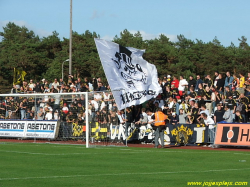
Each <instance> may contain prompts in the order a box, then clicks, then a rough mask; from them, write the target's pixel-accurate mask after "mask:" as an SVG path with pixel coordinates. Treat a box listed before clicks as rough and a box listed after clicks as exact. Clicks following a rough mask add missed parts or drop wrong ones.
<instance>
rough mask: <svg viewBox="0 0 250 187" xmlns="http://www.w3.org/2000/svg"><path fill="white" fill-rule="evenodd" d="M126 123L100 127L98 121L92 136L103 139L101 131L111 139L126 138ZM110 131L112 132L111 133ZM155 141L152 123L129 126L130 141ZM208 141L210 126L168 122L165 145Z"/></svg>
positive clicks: (94, 125) (193, 143)
mask: <svg viewBox="0 0 250 187" xmlns="http://www.w3.org/2000/svg"><path fill="white" fill-rule="evenodd" d="M125 128H126V127H125V125H123V124H119V125H112V124H111V125H110V126H109V127H106V128H104V127H100V125H99V123H98V122H96V123H95V124H93V125H92V128H91V132H92V137H95V138H98V139H102V138H101V136H100V135H101V133H100V132H105V133H104V138H105V134H106V135H108V134H109V135H110V139H111V140H118V141H119V140H121V141H124V140H125ZM109 132H110V133H109ZM153 141H154V130H153V128H152V126H151V125H149V124H148V125H146V126H140V127H137V128H135V127H133V125H132V126H129V127H128V138H127V142H128V143H140V142H144V143H152V142H153ZM207 142H208V127H206V126H205V125H199V124H177V125H172V124H168V125H167V127H166V130H165V131H164V144H165V145H176V144H182V145H196V144H202V143H207Z"/></svg>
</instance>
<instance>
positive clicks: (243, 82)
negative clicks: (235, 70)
mask: <svg viewBox="0 0 250 187" xmlns="http://www.w3.org/2000/svg"><path fill="white" fill-rule="evenodd" d="M244 84H245V77H241V78H240V88H243V86H244Z"/></svg>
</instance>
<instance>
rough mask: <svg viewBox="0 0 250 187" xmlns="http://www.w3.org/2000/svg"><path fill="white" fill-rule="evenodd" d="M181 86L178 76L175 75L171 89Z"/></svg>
mask: <svg viewBox="0 0 250 187" xmlns="http://www.w3.org/2000/svg"><path fill="white" fill-rule="evenodd" d="M178 87H179V80H178V79H177V78H176V76H173V81H172V82H171V89H172V90H173V89H174V88H177V89H178Z"/></svg>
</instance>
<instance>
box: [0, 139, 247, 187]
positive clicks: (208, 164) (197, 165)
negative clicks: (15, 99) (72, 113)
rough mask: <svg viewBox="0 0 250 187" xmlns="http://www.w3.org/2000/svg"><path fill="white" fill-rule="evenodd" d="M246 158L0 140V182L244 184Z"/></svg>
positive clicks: (142, 186)
mask: <svg viewBox="0 0 250 187" xmlns="http://www.w3.org/2000/svg"><path fill="white" fill-rule="evenodd" d="M249 158H250V152H248V151H244V152H243V151H221V150H216V149H211V150H191V149H188V150H187V149H171V148H168V149H153V148H135V147H96V148H88V149H87V148H86V147H85V146H84V145H62V144H39V143H4V142H2V143H0V187H12V186H13V187H19V186H20V187H40V186H42V187H44V186H46V187H47V186H52V187H57V186H58V187H67V186H69V187H73V186H84V187H85V186H86V187H95V186H97V187H106V186H107V187H110V186H111V187H113V186H117V187H123V186H124V187H128V186H131V187H147V186H154V187H156V186H157V187H158V186H160V187H161V186H170V187H172V186H178V187H182V186H188V184H187V183H188V182H204V181H205V182H223V181H226V182H229V181H231V182H248V185H249V186H250V159H249ZM239 160H244V162H240V161H239ZM189 186H190V185H189ZM191 186H192V185H191ZM196 186H199V185H196ZM200 186H201V185H200Z"/></svg>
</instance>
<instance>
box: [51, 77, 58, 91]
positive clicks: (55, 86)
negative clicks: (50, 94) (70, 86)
mask: <svg viewBox="0 0 250 187" xmlns="http://www.w3.org/2000/svg"><path fill="white" fill-rule="evenodd" d="M59 85H60V84H59V82H58V81H57V79H55V80H54V82H53V83H52V84H51V86H54V88H55V89H57V86H59Z"/></svg>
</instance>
